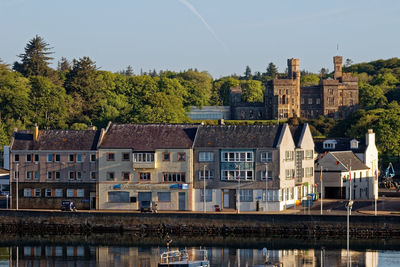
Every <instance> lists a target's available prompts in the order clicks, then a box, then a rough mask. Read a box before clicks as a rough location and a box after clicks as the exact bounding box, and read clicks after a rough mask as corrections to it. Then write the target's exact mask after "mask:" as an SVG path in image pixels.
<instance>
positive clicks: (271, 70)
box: [265, 62, 278, 79]
mask: <svg viewBox="0 0 400 267" xmlns="http://www.w3.org/2000/svg"><path fill="white" fill-rule="evenodd" d="M277 74H278V68H277V67H276V66H275V64H274V63H272V62H270V63H269V64H268V67H267V72H266V73H265V75H266V76H267V77H268V78H270V79H274V78H275V76H276V75H277Z"/></svg>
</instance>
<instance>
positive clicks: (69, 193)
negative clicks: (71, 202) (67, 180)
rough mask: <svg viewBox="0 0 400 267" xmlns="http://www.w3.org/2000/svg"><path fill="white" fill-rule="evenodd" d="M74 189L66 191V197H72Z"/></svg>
mask: <svg viewBox="0 0 400 267" xmlns="http://www.w3.org/2000/svg"><path fill="white" fill-rule="evenodd" d="M74 192H75V190H74V189H67V197H74Z"/></svg>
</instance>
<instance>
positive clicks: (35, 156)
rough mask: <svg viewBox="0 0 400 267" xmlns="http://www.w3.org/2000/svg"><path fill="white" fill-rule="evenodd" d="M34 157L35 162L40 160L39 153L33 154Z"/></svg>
mask: <svg viewBox="0 0 400 267" xmlns="http://www.w3.org/2000/svg"><path fill="white" fill-rule="evenodd" d="M33 158H34V161H35V162H38V161H39V155H38V154H35V155H33Z"/></svg>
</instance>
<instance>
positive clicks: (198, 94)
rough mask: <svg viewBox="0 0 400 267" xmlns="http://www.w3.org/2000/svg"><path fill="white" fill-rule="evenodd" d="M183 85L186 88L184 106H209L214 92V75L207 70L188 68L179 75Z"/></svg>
mask: <svg viewBox="0 0 400 267" xmlns="http://www.w3.org/2000/svg"><path fill="white" fill-rule="evenodd" d="M177 78H178V79H179V80H180V83H181V84H182V86H183V87H184V88H185V89H186V92H187V93H186V95H185V98H184V106H199V107H202V106H207V105H208V104H209V103H210V98H211V93H212V81H213V79H212V77H211V75H210V74H209V73H208V72H206V71H203V72H198V71H194V70H188V71H185V72H181V73H179V74H178V75H177Z"/></svg>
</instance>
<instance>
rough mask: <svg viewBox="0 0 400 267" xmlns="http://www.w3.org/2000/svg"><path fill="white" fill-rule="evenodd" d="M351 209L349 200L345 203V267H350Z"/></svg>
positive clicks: (351, 203)
mask: <svg viewBox="0 0 400 267" xmlns="http://www.w3.org/2000/svg"><path fill="white" fill-rule="evenodd" d="M352 207H353V201H352V200H350V201H349V202H347V203H346V208H347V266H350V229H349V228H350V213H351V208H352Z"/></svg>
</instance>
